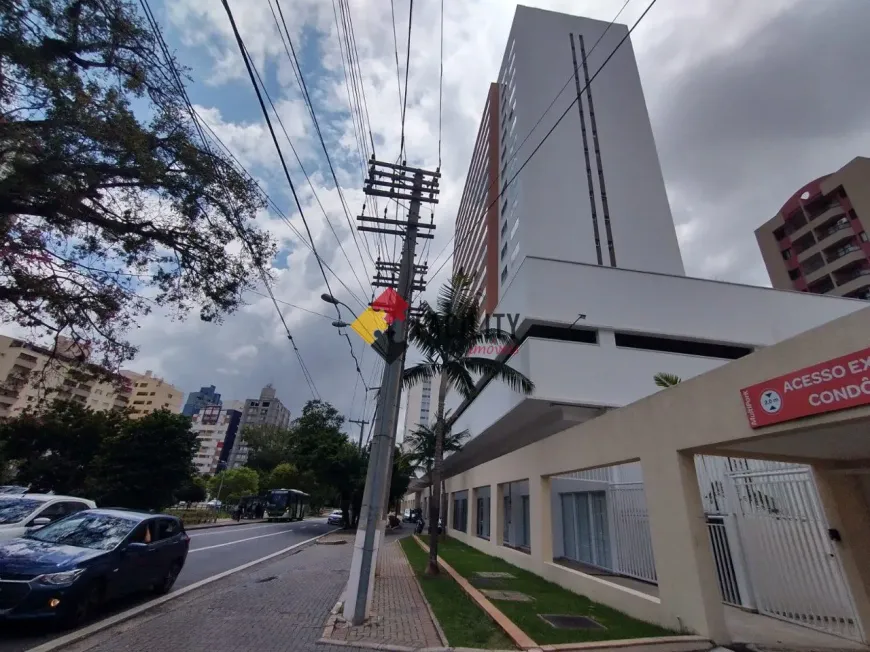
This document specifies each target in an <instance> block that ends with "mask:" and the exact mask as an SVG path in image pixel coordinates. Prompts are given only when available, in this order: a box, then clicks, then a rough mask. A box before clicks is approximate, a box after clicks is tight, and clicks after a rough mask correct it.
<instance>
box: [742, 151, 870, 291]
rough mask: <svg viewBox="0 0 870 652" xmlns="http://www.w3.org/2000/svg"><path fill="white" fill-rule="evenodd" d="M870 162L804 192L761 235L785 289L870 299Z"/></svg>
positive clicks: (771, 268)
mask: <svg viewBox="0 0 870 652" xmlns="http://www.w3.org/2000/svg"><path fill="white" fill-rule="evenodd" d="M868 228H870V159H868V158H865V157H863V156H859V157H857V158H854V159H852V160H851V161H850V162H849V163H847V164H846V165H844V166H843V167H842V168H840V169H839V170H837V171H836V172H834V173H832V174H826V175H825V176H823V177H819V178H818V179H814V180H813V181H810V182H809V183H807V184H806V185H805V186H803V187H802V188H800V189H798V190H797V192H795V193H794V194H793V195H792V196H791V197H789V199H788V201H786V202H785V204H783V206H782V208H781V209H780V210H779V212H778V213H777V214H776V215H775V216H773V217H772V218H771V219H769V220H768V221H767V222H765V223H764V224H763V225H762V226H760V227H759V228H758V229H756V231H755V238H756V240H757V241H758V247H759V249H760V250H761V257H762V258H763V259H764V264H765V266H766V267H767V273H768V275H769V276H770V283H771V285H773V287H775V288H777V289H780V290H797V291H799V292H812V293H814V294H833V295H837V296H842V297H852V298H855V299H870V241H868V240H870V237H868Z"/></svg>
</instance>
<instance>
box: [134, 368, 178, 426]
mask: <svg viewBox="0 0 870 652" xmlns="http://www.w3.org/2000/svg"><path fill="white" fill-rule="evenodd" d="M121 375H122V376H124V377H125V378H126V379H127V380H128V381H129V382H130V384H131V389H130V392H131V396H130V405H131V406H132V412H133V414H132V417H133V418H134V419H139V418H141V417H143V416H144V415H146V414H149V413H151V412H154V411H156V410H163V409H165V410H169V411H170V412H174V413H176V414H178V413H180V412H181V404H182V400H183V399H184V392H183V391H181V390H180V389H178V388H177V387H175V386H174V385H171V384H169V383H168V382H166V381H165V380H164V379H163V378H158V377H157V376H155V375H153V374H152V373H151V370H150V369H149V370H148V371H146V372H145V373H144V374H140V373H138V372H135V371H130V370H127V369H125V370H122V371H121Z"/></svg>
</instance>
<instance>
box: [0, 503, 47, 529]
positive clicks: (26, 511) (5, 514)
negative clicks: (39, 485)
mask: <svg viewBox="0 0 870 652" xmlns="http://www.w3.org/2000/svg"><path fill="white" fill-rule="evenodd" d="M42 504H43V503H42V501H39V500H33V499H32V498H6V497H3V498H0V523H4V524H5V523H18V522H19V521H21V520H23V519H25V518H27V517H28V516H30V515H31V514H32V513H33V510H35V509H36V508H37V507H39V506H40V505H42Z"/></svg>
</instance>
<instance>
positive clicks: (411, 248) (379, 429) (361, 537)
mask: <svg viewBox="0 0 870 652" xmlns="http://www.w3.org/2000/svg"><path fill="white" fill-rule="evenodd" d="M440 178H441V173H440V171H435V172H428V171H426V170H422V169H419V168H413V167H408V166H407V165H398V164H394V163H384V162H381V161H376V160H375V159H374V157H372V159H371V160H370V161H369V176H368V178H367V179H366V181H365V187H364V191H365V193H366V194H367V195H373V196H377V197H387V198H390V199H394V200H405V201H408V202H410V206H409V208H408V219H407V220H393V219H387V218H386V217H382V218H381V217H367V216H360V217H359V218H358V219H359V220H360V221H361V222H363V225H362V226H360V227H358V228H359V230H360V231H368V232H374V233H383V234H386V235H393V236H398V237H403V238H404V242H403V244H402V258H401V261H400V262H399V263H398V264H391V263H386V264H384V263H383V262H382V261H379V262H380V263H381V264H379V265H376V276H375V279H374V285H375V286H377V287H387V288H393V289H394V290H395V291H396V293H397V294H398V295H399V297H401V299H402V300H404V301H405V310H404V311H403V313H404V314H402V315H401V317H399V316H398V315H394V317H395V319H394V321H393V323H392V324H391V325H390V327H389V328H388V329H387V332H386V333H385V334H384V335H385V338H384V339H385V345H386V351H385V354H386V355H385V356H384V358H385V360H386V362H387V364H386V365H385V366H384V375H383V379H382V381H381V390H380V393H379V395H378V404H377V413H376V414H377V416H376V417H375V423H374V433H373V436H372V443H371V451H370V453H369V465H368V471H367V473H366V486H365V490H364V491H363V502H362V513H361V514H360V520H359V526H358V528H357V533H356V541H355V543H354V550H353V559H352V561H351V566H350V579H349V581H348V584H347V593H346V594H345V602H344V618H345V620H348V621H350V622H351V624H353V625H359V624H361V623H362V622H363V621H364V620H365V618H366V616H367V615H368V612H369V605H370V604H371V599H372V592H373V589H374V576H375V567H376V566H377V558H378V548H379V547H380V543H381V539H382V538H383V535H384V515H385V514H384V513H385V509H384V506H385V504H386V501H387V497H388V492H389V488H390V476H391V473H392V459H393V448H394V447H395V441H396V428H397V427H398V410H397V409H395V408H396V406H397V405H398V403H399V399H400V397H401V394H402V373H403V371H404V366H405V355H404V352H405V348H406V340H405V337H406V323H405V319H406V318H407V307H408V306H409V305H410V303H411V298H412V297H411V295H412V292H413V291H414V290H423V289H425V285H423V284H422V282H420V281H418V280H416V276H417V272H418V271H419V270H418V267H417V266H415V265H414V256H415V252H416V247H417V238H428V239H431V238H433V237H434V236H433V234H432V233H431V230H432V229H434V228H435V226H434V225H433V224H421V223H420V205H421V203H422V202H428V203H433V204H435V203H437V202H438V199H437V196H438V193H439V188H438V182H439V179H440ZM385 212H386V211H385ZM421 230H422V232H421Z"/></svg>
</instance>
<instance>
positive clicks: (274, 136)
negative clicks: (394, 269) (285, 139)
mask: <svg viewBox="0 0 870 652" xmlns="http://www.w3.org/2000/svg"><path fill="white" fill-rule="evenodd" d="M222 3H223V6H224V9H225V10H226V12H227V17H228V18H229V20H230V26H231V27H232V30H233V35H234V36H235V38H236V43H237V44H238V46H239V52H240V53H241V55H242V58H243V59H244V62H245V68H246V69H247V71H248V77H249V78H250V80H251V85H252V86H253V87H254V92H255V93H256V94H257V101H258V102H259V104H260V109H261V110H262V112H263V117H264V118H265V119H266V125H267V126H268V128H269V133H270V134H271V136H272V142H273V143H274V145H275V149H276V151H277V152H278V158H279V159H280V161H281V167H282V168H283V170H284V176H285V177H286V178H287V183H288V184H289V186H290V191H291V193H292V194H293V199H294V201H295V202H296V208H297V209H298V211H299V217H300V218H301V219H302V223H303V225H304V226H305V230H306V232H307V233H308V238H309V239H310V240H311V246H312V249H313V250H316V247H315V245H314V236H313V235H312V233H311V228H310V227H309V225H308V220H306V219H305V212H304V210H303V209H302V203H301V202H300V201H299V196H298V195H297V193H296V186H295V185H294V184H293V179H291V178H290V170H289V169H288V167H287V162H286V160H285V159H284V154H283V152H282V151H281V145H280V144H279V143H278V136H277V134H276V133H275V128H274V126H273V125H272V120H271V118H270V117H269V111H268V110H267V109H266V104H265V102H263V95H262V94H261V93H260V88H259V86H258V85H257V81H256V78H255V75H254V72H253V64H252V62H251V60H250V56H249V54H248V51H247V48H246V47H245V42H244V40H243V39H242V35H241V34H240V33H239V29H238V26H237V25H236V21H235V18H234V17H233V12H232V9H230V5H229V2H228V1H227V0H222ZM280 7H281V6H280V4H279V5H278V10H279V13H280ZM324 147H325V145H324ZM336 183H337V181H336ZM315 253H316V251H315ZM318 265H319V267H320V274H321V276H322V277H323V282H324V283H325V284H326V289H327V291H328V292H329V294H330V296H332V288H331V287H330V285H329V279H328V278H327V277H326V272H325V271H324V269H323V265H322V264H320V258H319V257H318ZM334 305H335V310H336V312H337V313H338V318H339V320H340V319H341V310H340V309H339V307H338V305H336V304H334ZM345 337H346V338H347V341H348V344H350V338H349V337H347V334H345ZM351 357H352V358H353V360H354V363H355V365H356V371H357V373H360V374H361V373H362V372H361V371H360V368H359V361H358V360H357V358H356V354H354V352H353V345H352V344H351Z"/></svg>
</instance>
